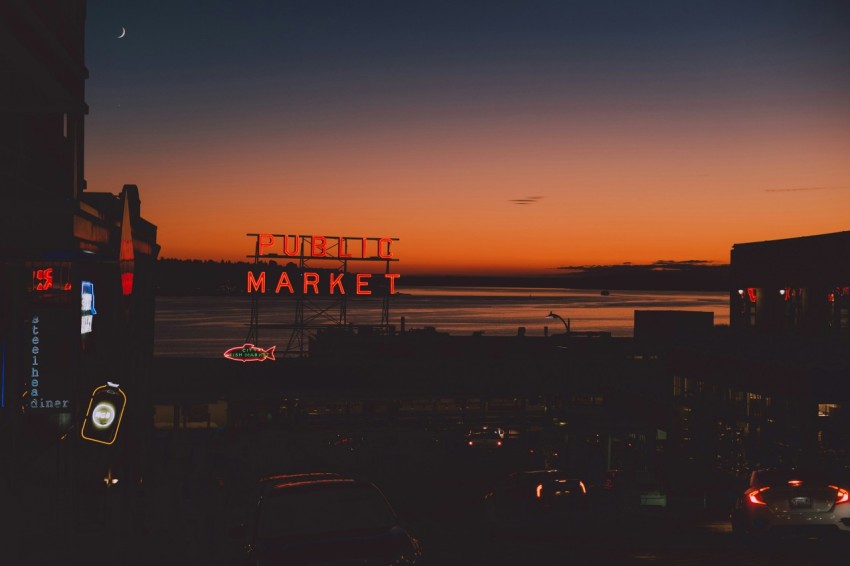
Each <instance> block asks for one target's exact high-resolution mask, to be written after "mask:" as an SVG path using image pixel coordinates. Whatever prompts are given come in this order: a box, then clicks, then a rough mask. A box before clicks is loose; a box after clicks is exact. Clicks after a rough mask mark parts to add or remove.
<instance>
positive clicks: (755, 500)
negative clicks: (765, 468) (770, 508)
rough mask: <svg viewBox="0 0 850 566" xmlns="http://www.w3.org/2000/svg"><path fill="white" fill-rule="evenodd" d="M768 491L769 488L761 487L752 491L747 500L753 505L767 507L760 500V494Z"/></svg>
mask: <svg viewBox="0 0 850 566" xmlns="http://www.w3.org/2000/svg"><path fill="white" fill-rule="evenodd" d="M768 489H770V488H769V487H762V488H760V489H756V490H753V491H751V492H749V493H748V494H747V499H748V500H749V502H750V503H752V504H753V505H767V503H765V502H764V500H763V499H762V498H761V494H762V493H763V492H765V491H767V490H768Z"/></svg>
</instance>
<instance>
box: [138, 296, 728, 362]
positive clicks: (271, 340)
mask: <svg viewBox="0 0 850 566" xmlns="http://www.w3.org/2000/svg"><path fill="white" fill-rule="evenodd" d="M381 304H382V302H381V300H379V299H370V298H363V297H357V298H352V299H350V300H349V301H348V305H347V321H348V323H349V324H353V325H375V324H379V323H380V321H381ZM325 308H327V309H328V312H327V314H328V315H329V316H330V318H331V319H335V318H336V316H337V314H338V312H339V307H338V306H337V307H334V306H333V303H331V302H329V301H310V302H305V308H304V317H305V319H312V318H315V319H316V322H318V323H321V322H322V321H323V320H326V323H330V322H331V320H329V319H326V318H325V317H324V316H323V315H322V310H323V309H325ZM636 310H685V311H708V312H712V313H714V324H716V325H717V324H728V323H729V295H728V294H727V293H723V292H687V291H611V294H610V295H601V294H600V292H599V291H598V290H595V291H594V290H584V289H543V288H521V287H427V288H425V287H423V288H405V289H403V290H402V291H401V292H400V293H398V294H396V295H393V297H392V298H391V300H390V324H392V325H394V326H395V327H396V329H400V327H401V320H402V317H404V320H405V328H406V329H407V330H412V329H416V328H424V327H434V328H435V329H436V330H437V331H439V332H448V333H449V334H455V335H465V334H466V335H468V334H472V333H473V332H483V333H484V335H485V336H511V335H516V334H517V331H518V330H517V329H518V328H519V327H524V328H525V333H526V336H543V335H544V332H545V330H544V328H545V327H548V330H549V333H550V334H555V333H562V332H564V324H563V323H562V322H561V321H560V320H558V319H551V318H549V319H547V318H545V316H546V315H547V314H548V313H549V312H550V311H552V312H554V313H555V314H557V315H559V316H561V317H563V318H564V319H569V320H570V326H571V329H572V331H573V332H582V331H604V332H610V333H611V335H612V336H615V337H629V336H632V335H633V332H634V311H636ZM250 315H251V299H250V298H249V297H248V296H233V297H158V298H157V303H156V338H155V345H154V352H155V354H156V355H158V356H181V357H204V358H207V357H220V356H221V355H222V353H223V352H224V351H225V350H226V349H228V348H231V347H233V346H237V345H241V344H242V343H243V342H244V340H245V338H246V337H247V335H248V328H249V322H250ZM294 320H295V301H293V300H292V299H291V298H290V297H283V296H281V297H261V298H260V301H259V322H260V324H291V323H292V322H293V321H294ZM289 336H290V331H289V330H284V329H279V330H265V329H261V330H260V332H259V340H258V341H257V342H259V343H258V344H257V345H258V346H261V347H263V348H266V347H269V346H272V345H277V346H278V348H281V349H282V348H284V347H285V345H286V344H287V342H288V341H289Z"/></svg>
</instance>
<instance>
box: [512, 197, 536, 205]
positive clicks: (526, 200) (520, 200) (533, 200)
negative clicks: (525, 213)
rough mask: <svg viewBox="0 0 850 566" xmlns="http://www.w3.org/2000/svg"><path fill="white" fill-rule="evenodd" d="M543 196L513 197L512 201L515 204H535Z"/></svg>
mask: <svg viewBox="0 0 850 566" xmlns="http://www.w3.org/2000/svg"><path fill="white" fill-rule="evenodd" d="M542 198H543V197H525V198H514V199H511V202H512V203H514V204H534V203H536V202H537V201H539V200H540V199H542Z"/></svg>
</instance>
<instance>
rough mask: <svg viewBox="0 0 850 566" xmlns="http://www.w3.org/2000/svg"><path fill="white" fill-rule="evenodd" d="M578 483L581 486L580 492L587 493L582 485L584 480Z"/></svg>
mask: <svg viewBox="0 0 850 566" xmlns="http://www.w3.org/2000/svg"><path fill="white" fill-rule="evenodd" d="M578 485H579V487H580V488H581V492H582V493H587V488H586V487H585V486H584V482H583V481H580V482H578Z"/></svg>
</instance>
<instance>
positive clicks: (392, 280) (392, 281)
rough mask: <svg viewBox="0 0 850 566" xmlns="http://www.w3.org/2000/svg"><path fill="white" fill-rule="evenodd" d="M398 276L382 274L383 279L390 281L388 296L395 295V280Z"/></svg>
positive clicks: (397, 274)
mask: <svg viewBox="0 0 850 566" xmlns="http://www.w3.org/2000/svg"><path fill="white" fill-rule="evenodd" d="M400 276H401V275H400V274H399V273H384V277H386V278H387V279H389V280H390V295H395V280H396V279H398V278H399V277H400Z"/></svg>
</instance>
